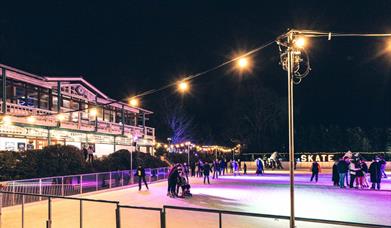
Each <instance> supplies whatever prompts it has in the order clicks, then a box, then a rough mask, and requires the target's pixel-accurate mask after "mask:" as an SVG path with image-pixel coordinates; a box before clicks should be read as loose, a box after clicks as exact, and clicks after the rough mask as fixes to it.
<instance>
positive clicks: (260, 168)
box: [255, 158, 263, 176]
mask: <svg viewBox="0 0 391 228" xmlns="http://www.w3.org/2000/svg"><path fill="white" fill-rule="evenodd" d="M255 163H256V165H257V171H256V174H257V176H258V175H262V174H263V161H262V159H261V158H257V160H256V161H255Z"/></svg>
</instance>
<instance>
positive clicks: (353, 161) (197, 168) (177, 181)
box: [136, 155, 387, 198]
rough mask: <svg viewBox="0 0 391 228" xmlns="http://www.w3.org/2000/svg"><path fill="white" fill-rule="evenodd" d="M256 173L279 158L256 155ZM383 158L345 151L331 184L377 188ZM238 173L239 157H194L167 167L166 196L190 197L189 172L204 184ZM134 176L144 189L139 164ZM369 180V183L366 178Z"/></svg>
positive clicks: (316, 169)
mask: <svg viewBox="0 0 391 228" xmlns="http://www.w3.org/2000/svg"><path fill="white" fill-rule="evenodd" d="M255 165H256V171H255V174H256V175H257V176H259V175H263V174H264V172H265V169H267V168H269V169H282V164H281V161H280V160H279V159H270V158H266V159H265V158H263V159H262V158H260V157H259V158H257V159H256V160H255ZM385 167H386V160H385V158H384V156H376V157H375V158H374V159H373V162H372V163H371V164H370V165H369V167H368V165H367V163H366V162H365V160H364V159H363V158H362V157H360V156H357V155H356V156H352V155H345V156H343V157H342V158H341V159H339V160H337V161H336V162H335V163H334V165H333V169H332V181H333V183H334V186H339V187H340V188H346V187H345V183H346V186H348V187H350V188H357V189H362V188H371V189H378V190H380V183H381V179H382V178H387V175H386V173H385ZM311 172H312V175H311V179H310V181H311V182H312V181H315V182H318V176H319V173H320V172H321V167H320V164H319V163H318V162H317V161H314V162H313V163H312V166H311ZM227 174H230V175H233V176H239V175H241V174H243V175H247V164H246V162H242V161H240V160H227V159H215V160H214V161H212V162H208V161H202V160H198V161H197V162H195V163H194V162H193V163H190V165H189V164H187V163H183V164H180V163H178V164H175V165H173V166H172V167H171V168H170V171H169V174H168V188H167V196H169V197H172V198H176V197H191V196H192V195H191V193H190V188H191V186H190V183H189V176H191V177H196V178H202V179H203V183H204V184H210V183H211V181H210V179H211V178H212V179H218V178H219V176H221V175H223V176H224V175H227ZM136 175H137V176H139V190H140V189H141V184H142V182H144V183H145V186H146V187H147V189H148V185H147V183H146V181H145V171H144V170H143V168H142V167H138V169H137V173H136ZM368 179H369V181H370V182H371V184H369V182H368Z"/></svg>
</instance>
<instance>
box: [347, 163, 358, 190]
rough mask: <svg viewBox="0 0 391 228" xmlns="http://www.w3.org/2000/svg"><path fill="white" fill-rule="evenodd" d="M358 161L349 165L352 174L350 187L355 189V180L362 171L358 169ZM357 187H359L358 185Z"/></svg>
mask: <svg viewBox="0 0 391 228" xmlns="http://www.w3.org/2000/svg"><path fill="white" fill-rule="evenodd" d="M356 163H357V162H356V161H351V162H350V164H349V173H350V185H349V187H350V188H353V187H354V186H353V185H354V180H355V179H356V177H357V172H358V171H359V170H360V169H359V168H358V167H356ZM356 187H358V186H357V185H356Z"/></svg>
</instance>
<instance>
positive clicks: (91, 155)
mask: <svg viewBox="0 0 391 228" xmlns="http://www.w3.org/2000/svg"><path fill="white" fill-rule="evenodd" d="M87 153H88V162H90V163H93V162H94V150H93V148H92V146H89V147H88V149H87Z"/></svg>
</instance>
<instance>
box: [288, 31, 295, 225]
mask: <svg viewBox="0 0 391 228" xmlns="http://www.w3.org/2000/svg"><path fill="white" fill-rule="evenodd" d="M287 41H288V48H287V72H288V129H289V181H290V185H289V186H290V221H289V224H290V227H291V228H294V227H295V186H294V185H295V174H294V164H295V139H294V135H295V133H294V113H293V106H294V103H293V85H294V81H293V65H294V56H293V55H294V52H293V50H292V46H291V44H292V42H293V33H289V34H288V37H287Z"/></svg>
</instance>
